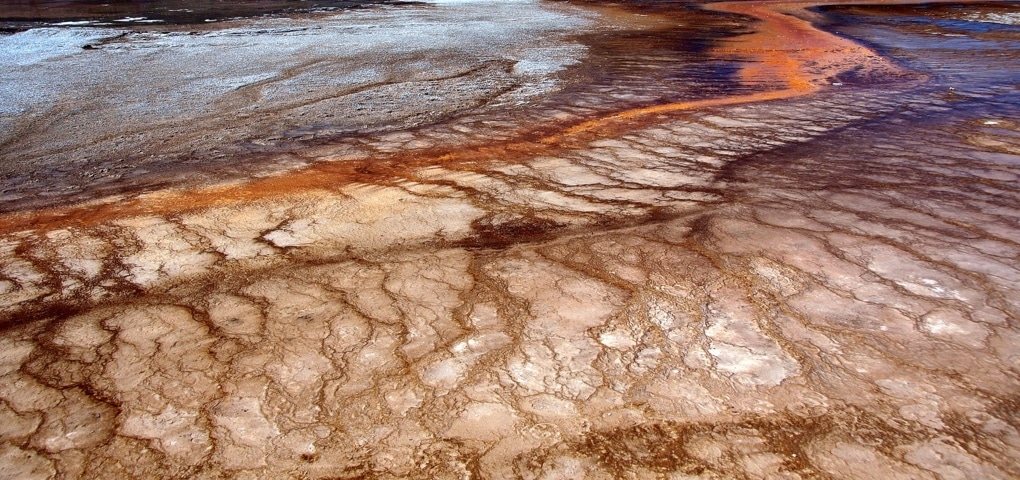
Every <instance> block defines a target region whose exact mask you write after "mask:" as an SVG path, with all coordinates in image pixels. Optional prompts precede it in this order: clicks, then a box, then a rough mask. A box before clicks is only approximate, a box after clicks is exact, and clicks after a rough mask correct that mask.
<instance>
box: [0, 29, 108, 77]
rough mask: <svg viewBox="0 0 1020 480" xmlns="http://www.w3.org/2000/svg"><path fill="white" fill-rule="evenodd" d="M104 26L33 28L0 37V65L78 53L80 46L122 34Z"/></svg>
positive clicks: (30, 62) (20, 64)
mask: <svg viewBox="0 0 1020 480" xmlns="http://www.w3.org/2000/svg"><path fill="white" fill-rule="evenodd" d="M124 33H126V32H124V31H123V30H111V29H106V28H33V29H32V30H26V31H24V32H19V33H15V34H14V35H9V36H6V37H0V67H5V68H9V67H12V66H25V65H31V64H34V63H39V62H42V61H44V60H49V59H55V58H59V57H65V56H69V55H74V54H76V53H81V52H82V47H84V46H86V45H89V44H92V43H95V42H98V41H101V40H106V39H110V38H116V37H119V36H121V35H123V34H124Z"/></svg>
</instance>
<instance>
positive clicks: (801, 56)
mask: <svg viewBox="0 0 1020 480" xmlns="http://www.w3.org/2000/svg"><path fill="white" fill-rule="evenodd" d="M833 3H839V4H846V3H876V2H874V1H870V2H854V1H852V0H850V1H843V2H820V1H817V0H816V1H766V2H741V1H728V2H721V3H712V4H707V5H706V8H708V9H710V10H715V11H720V12H729V13H737V14H743V15H748V16H751V17H754V18H756V19H757V20H759V22H760V23H759V24H758V25H756V26H755V31H754V32H753V33H750V34H747V35H742V36H739V37H736V38H734V39H731V40H728V41H726V42H723V44H722V45H721V46H719V47H717V48H716V50H715V52H714V54H715V55H719V56H721V57H723V58H735V59H740V60H742V61H744V66H743V67H742V69H741V70H740V71H739V76H740V78H741V80H742V81H745V82H771V83H773V84H776V85H778V86H779V88H774V89H771V90H765V91H761V92H757V93H749V94H744V95H733V96H727V97H720V98H711V99H705V100H695V101H686V102H676V103H667V104H661V105H654V106H649V107H641V108H634V109H631V110H625V111H623V112H618V113H614V114H611V115H607V116H602V117H598V118H595V119H592V120H588V121H586V122H583V123H580V124H577V125H573V126H571V127H569V128H566V129H565V130H562V131H560V132H558V133H555V134H552V135H549V136H545V137H543V138H539V139H537V141H523V142H522V141H518V142H516V143H509V144H504V145H487V146H481V147H471V148H467V149H461V150H456V151H447V152H442V153H439V154H437V155H432V156H429V155H423V154H422V153H420V152H419V153H417V154H415V155H414V157H413V158H405V159H400V160H401V161H399V162H397V161H383V162H379V164H378V165H374V166H373V165H371V163H372V162H373V161H372V160H368V161H354V162H322V163H319V164H315V165H311V166H309V167H305V168H303V169H300V170H297V171H292V172H287V173H283V174H280V175H277V176H272V177H267V178H261V179H256V180H252V181H248V182H244V183H238V184H229V185H220V186H211V187H200V188H196V189H190V190H187V189H176V190H175V189H168V190H164V191H160V192H155V193H151V194H147V195H140V196H137V197H133V198H130V199H127V200H118V201H113V202H108V203H98V204H96V203H93V204H83V205H72V206H62V207H52V208H44V209H39V210H34V211H28V212H16V213H10V214H6V215H3V216H0V232H13V231H18V230H23V229H42V230H48V229H50V228H55V227H60V226H70V225H79V226H87V225H92V224H96V223H100V222H105V221H109V220H112V219H116V218H124V217H129V216H137V215H146V214H158V215H174V214H182V213H185V212H189V211H196V210H200V209H204V208H211V207H217V206H226V205H230V204H236V203H238V202H250V201H260V200H272V199H278V198H285V197H286V196H288V195H294V194H301V193H313V192H316V191H321V192H329V191H335V189H336V188H337V187H338V186H342V185H349V184H353V183H358V182H364V183H381V182H382V181H383V180H384V178H385V176H386V175H393V176H399V175H400V174H401V173H404V174H406V172H408V171H411V170H412V169H413V168H416V167H419V166H423V165H430V164H431V165H435V164H444V165H449V164H455V163H459V162H470V161H485V160H487V159H492V158H508V157H509V158H514V157H515V156H517V157H521V156H523V155H533V154H535V153H537V152H540V151H543V150H549V149H550V148H555V147H556V146H558V145H562V144H564V143H566V142H577V141H583V140H586V139H592V138H598V137H600V136H604V135H606V134H607V133H610V132H612V131H614V130H617V129H620V128H624V127H625V126H626V125H627V124H630V123H633V122H635V121H639V120H641V119H642V118H647V117H650V116H655V115H660V114H668V113H674V112H680V111H686V110H697V109H703V108H711V107H719V106H726V105H734V104H741V103H752V102H763V101H770V100H779V99H785V98H791V97H796V96H801V95H807V94H810V93H812V92H815V91H817V90H819V89H821V88H822V86H823V85H825V84H826V82H827V81H828V79H830V78H832V77H833V76H834V75H835V74H838V73H840V71H842V70H846V69H848V68H851V67H853V66H857V65H860V64H861V63H863V62H864V61H865V60H867V59H869V58H871V59H874V58H878V55H877V54H875V53H874V52H872V51H871V50H869V49H867V48H866V47H864V46H862V45H859V44H857V43H854V42H852V41H850V40H847V39H845V38H842V37H838V36H836V35H833V34H830V33H828V32H824V31H822V30H819V29H817V28H814V27H813V26H812V25H811V23H810V22H809V21H806V20H804V19H802V18H800V17H799V16H794V14H804V15H806V14H808V12H807V11H806V10H805V8H807V7H812V6H818V5H827V4H833ZM884 3H901V2H884ZM902 3H912V2H911V1H906V2H902ZM886 66H887V67H888V68H895V67H893V66H892V65H891V64H889V63H886ZM366 164H368V165H366ZM366 172H368V173H366Z"/></svg>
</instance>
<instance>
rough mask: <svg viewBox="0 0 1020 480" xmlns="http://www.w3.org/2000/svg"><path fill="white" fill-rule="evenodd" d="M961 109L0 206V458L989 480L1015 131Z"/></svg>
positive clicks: (408, 139)
mask: <svg viewBox="0 0 1020 480" xmlns="http://www.w3.org/2000/svg"><path fill="white" fill-rule="evenodd" d="M1012 55H1015V52H1014V53H1012ZM982 88H984V87H981V88H978V87H974V88H972V89H970V90H967V91H962V90H964V89H961V92H960V93H958V94H957V95H960V98H945V97H944V96H942V95H941V93H939V92H936V91H933V89H932V88H931V87H930V86H924V85H918V84H916V83H905V82H899V83H891V84H888V85H884V86H881V87H876V86H870V87H865V86H860V87H851V86H846V87H843V88H840V89H824V90H822V91H820V92H816V93H814V94H811V95H804V96H796V97H792V98H787V99H778V100H775V101H771V102H765V103H755V102H750V103H735V104H731V105H722V104H721V105H718V106H714V107H711V108H703V109H696V110H687V111H672V112H662V113H656V114H650V115H643V116H641V117H640V118H636V119H632V120H628V121H623V120H621V121H620V123H617V124H614V125H613V126H612V127H611V128H610V127H604V126H600V127H598V128H597V129H596V130H595V132H594V133H591V132H588V133H584V134H579V135H575V136H569V137H564V138H565V139H564V140H563V141H562V142H559V143H556V144H555V145H548V144H544V143H542V142H534V143H528V144H527V145H528V146H527V148H525V147H523V146H521V145H523V144H516V145H513V144H511V145H510V146H507V145H508V144H506V143H500V141H499V140H497V141H494V142H493V144H492V145H490V146H489V147H486V146H485V145H486V144H485V143H484V142H482V140H480V139H476V140H477V141H478V143H479V144H480V145H483V146H482V147H477V148H476V147H472V148H466V149H465V150H464V151H460V152H458V151H454V152H452V153H449V156H447V157H442V158H439V159H431V160H429V159H425V160H421V159H419V160H418V161H411V160H413V159H408V161H407V162H398V161H396V160H393V161H387V160H385V158H384V159H383V160H381V161H380V162H379V163H373V162H372V161H371V160H357V161H356V160H351V161H348V162H342V163H339V164H336V163H331V164H326V165H323V166H319V167H312V170H307V171H299V172H296V173H294V174H293V175H292V176H289V177H285V178H284V177H274V178H269V179H261V180H255V181H253V182H254V185H255V186H251V184H246V185H247V186H244V185H242V186H237V185H228V186H224V187H217V188H214V189H211V190H204V191H196V192H192V193H188V194H184V195H180V194H178V193H174V192H170V193H166V194H165V195H166V197H161V196H160V195H161V194H159V193H157V194H152V195H151V196H149V197H145V198H142V199H140V200H133V202H134V203H131V202H127V203H124V204H118V203H114V204H109V205H106V206H103V205H99V206H97V207H96V208H95V210H93V211H92V213H90V214H89V215H88V216H87V217H86V218H77V219H76V218H68V217H66V216H60V215H57V214H52V215H48V214H47V213H46V212H42V213H40V215H39V216H38V217H34V218H36V221H35V222H34V223H33V222H29V221H25V220H24V217H13V216H12V217H9V218H8V219H7V220H5V222H6V224H5V230H4V233H3V236H2V237H0V321H2V322H3V323H2V328H3V333H2V336H0V465H2V466H3V471H4V475H6V476H7V477H10V478H26V479H28V478H50V477H55V476H56V477H60V478H138V477H164V478H197V479H202V478H209V479H212V478H223V477H237V478H263V477H264V478H362V477H370V478H375V477H378V478H513V477H517V478H535V479H538V478H1015V477H1017V476H1020V465H1018V463H1017V461H1016V458H1018V454H1020V431H1018V428H1020V416H1018V414H1017V412H1018V411H1020V397H1018V396H1017V392H1018V391H1020V388H1018V387H1020V385H1018V378H1017V372H1018V370H1020V355H1018V354H1017V351H1016V345H1017V344H1018V341H1020V331H1018V327H1017V324H1016V320H1017V317H1018V316H1020V270H1018V268H1017V262H1016V260H1017V259H1018V258H1020V243H1018V241H1017V239H1018V238H1020V227H1018V225H1020V198H1018V197H1017V194H1016V189H1015V185H1016V182H1017V180H1018V175H1020V170H1018V165H1020V161H1018V156H1017V155H1018V152H1020V127H1018V126H1017V124H1016V123H1013V122H1011V121H1009V120H1004V119H999V118H996V119H990V117H988V116H987V115H986V113H987V111H985V110H980V109H978V110H975V109H974V108H971V106H968V105H971V104H970V103H967V102H980V104H981V105H986V106H988V109H989V110H988V111H994V112H1004V111H1005V112H1011V114H1012V115H1014V116H1013V117H1012V118H1018V115H1020V110H1018V108H1017V105H1020V102H1018V101H1017V94H1016V92H1015V91H1012V90H1011V89H1010V88H1001V87H997V86H989V87H987V88H984V89H982ZM959 105H964V106H965V107H966V108H964V107H960V106H959ZM1000 115H1001V113H1000ZM919 116H920V117H925V118H927V119H928V120H926V121H925V123H923V125H922V124H920V123H917V122H916V121H915V120H914V119H916V118H917V117H919ZM1007 118H1008V117H1007ZM614 121H615V120H614ZM922 131H923V136H922V135H920V134H919V132H922ZM417 140H419V138H418V137H416V136H415V131H409V132H401V133H400V134H392V133H387V134H381V135H364V136H361V137H358V139H357V141H358V142H360V143H361V144H362V145H363V146H365V148H370V149H371V150H372V151H373V152H374V153H373V155H378V154H379V153H380V152H386V151H395V152H397V151H404V150H406V149H412V150H413V149H414V148H415V147H414V142H415V141H417ZM338 148H339V147H338ZM423 155H424V154H423ZM302 172H303V173H302ZM258 182H263V183H261V184H259V183H258ZM189 195H191V197H190V198H191V199H192V200H194V202H193V203H191V204H189V205H186V206H184V207H182V206H181V205H178V204H177V202H180V201H182V199H183V198H188V196H189ZM167 198H169V200H168V199H167ZM185 207H186V208H185Z"/></svg>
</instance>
